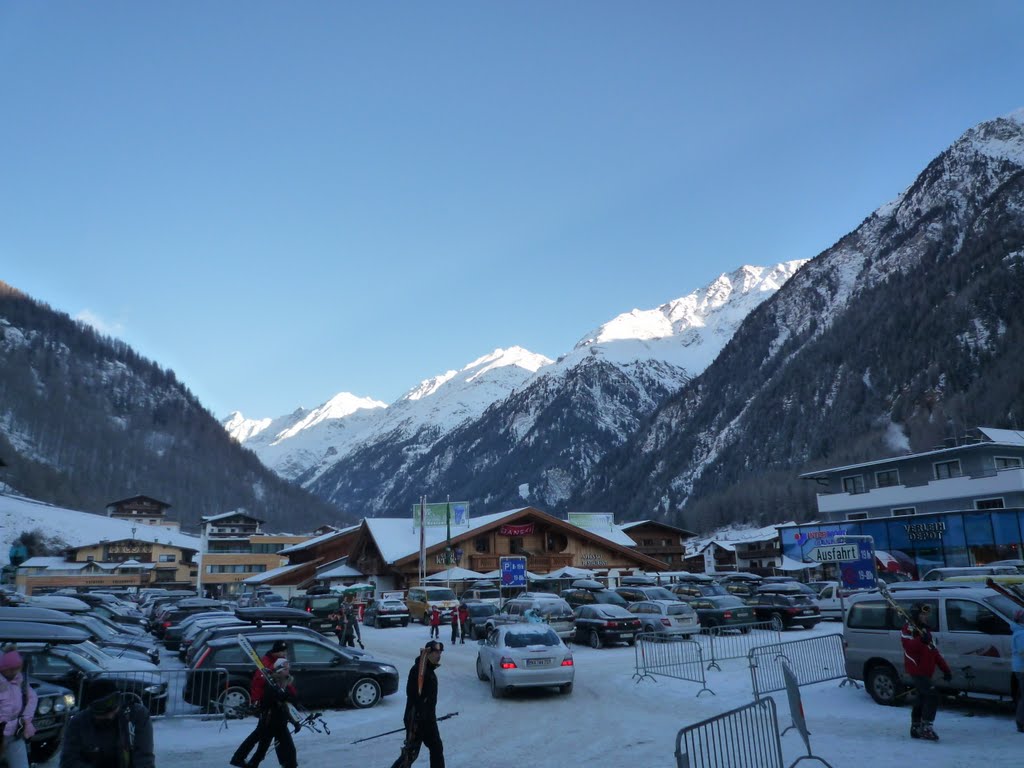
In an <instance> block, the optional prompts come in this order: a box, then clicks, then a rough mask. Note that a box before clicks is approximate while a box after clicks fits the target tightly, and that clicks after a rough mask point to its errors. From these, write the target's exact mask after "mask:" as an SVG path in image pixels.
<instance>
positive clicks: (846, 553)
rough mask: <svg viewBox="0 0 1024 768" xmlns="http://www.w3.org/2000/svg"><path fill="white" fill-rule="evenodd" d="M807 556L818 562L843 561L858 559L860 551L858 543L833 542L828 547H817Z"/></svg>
mask: <svg viewBox="0 0 1024 768" xmlns="http://www.w3.org/2000/svg"><path fill="white" fill-rule="evenodd" d="M807 556H808V557H810V558H811V560H814V561H815V562H817V563H841V562H844V561H847V560H858V559H859V558H860V552H859V547H858V546H857V545H856V544H831V545H829V546H826V547H815V548H814V549H812V550H811V551H810V552H808V553H807Z"/></svg>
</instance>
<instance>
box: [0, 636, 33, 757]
mask: <svg viewBox="0 0 1024 768" xmlns="http://www.w3.org/2000/svg"><path fill="white" fill-rule="evenodd" d="M37 698H38V697H37V696H36V692H35V691H33V690H32V686H30V685H29V684H28V680H27V679H26V677H25V675H24V673H23V672H22V671H21V654H20V653H18V652H17V651H15V650H8V651H6V652H4V653H3V655H0V724H2V726H3V746H2V747H0V757H2V759H3V760H6V761H7V766H8V768H28V745H27V744H26V741H27V740H28V739H30V738H32V735H33V734H34V733H35V732H36V728H35V726H34V725H33V724H32V716H33V715H35V712H36V699H37Z"/></svg>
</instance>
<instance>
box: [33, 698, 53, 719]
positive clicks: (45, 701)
mask: <svg viewBox="0 0 1024 768" xmlns="http://www.w3.org/2000/svg"><path fill="white" fill-rule="evenodd" d="M51 711H53V699H51V698H50V697H49V696H46V697H44V698H42V699H40V700H39V703H38V704H37V705H36V714H37V715H48V714H50V712H51Z"/></svg>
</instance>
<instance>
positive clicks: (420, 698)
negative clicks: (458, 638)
mask: <svg viewBox="0 0 1024 768" xmlns="http://www.w3.org/2000/svg"><path fill="white" fill-rule="evenodd" d="M443 652H444V643H442V642H440V641H438V640H429V641H427V644H426V645H425V646H424V647H423V649H422V650H421V651H420V655H419V658H417V659H416V661H415V662H414V663H413V665H412V669H410V670H409V681H408V683H407V684H406V686H405V714H404V716H403V721H404V722H405V744H403V745H402V754H401V755H399V757H398V759H397V760H396V761H395V762H394V764H393V765H392V766H391V768H409V766H411V765H412V764H413V763H415V762H416V758H417V757H419V755H420V748H421V747H422V746H423V745H424V744H425V745H426V746H427V749H428V750H430V768H444V744H442V743H441V732H440V731H439V730H438V728H437V674H436V672H435V670H436V669H437V668H438V667H439V666H441V654H442V653H443Z"/></svg>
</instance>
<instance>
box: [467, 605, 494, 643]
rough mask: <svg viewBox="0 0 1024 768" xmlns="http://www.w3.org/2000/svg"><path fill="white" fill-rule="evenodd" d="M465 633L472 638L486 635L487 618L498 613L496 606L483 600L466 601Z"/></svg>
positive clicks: (480, 637) (477, 638) (475, 638)
mask: <svg viewBox="0 0 1024 768" xmlns="http://www.w3.org/2000/svg"><path fill="white" fill-rule="evenodd" d="M465 606H466V611H467V612H468V615H467V616H466V634H467V635H469V636H470V638H471V639H473V640H481V639H483V638H484V637H487V619H489V618H490V617H491V616H494V615H495V614H496V613H498V606H496V605H495V604H494V603H485V602H483V601H473V602H466V603H465Z"/></svg>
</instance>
